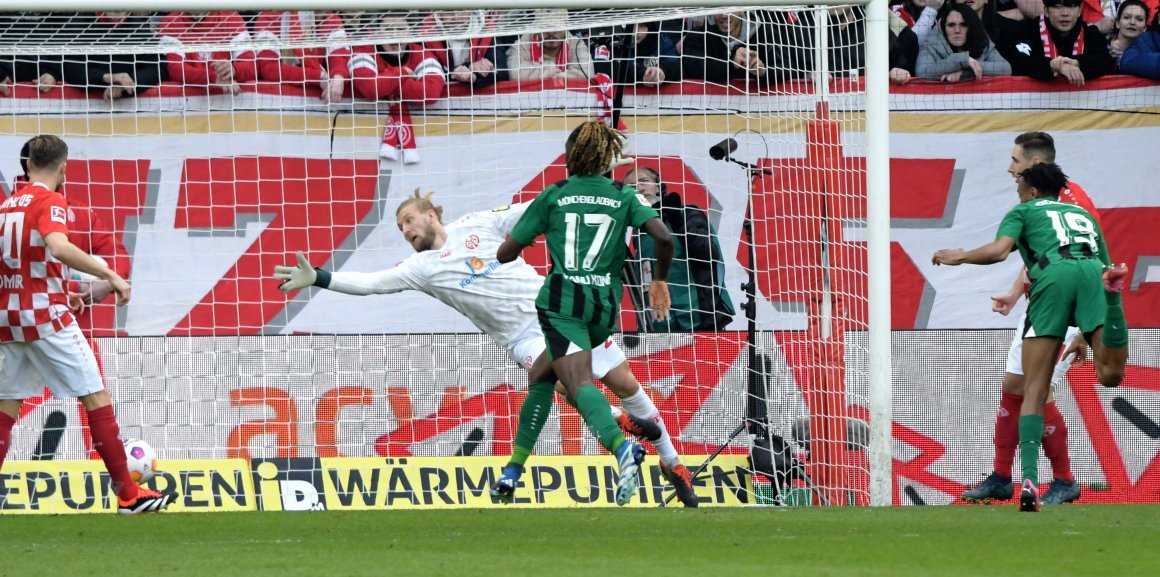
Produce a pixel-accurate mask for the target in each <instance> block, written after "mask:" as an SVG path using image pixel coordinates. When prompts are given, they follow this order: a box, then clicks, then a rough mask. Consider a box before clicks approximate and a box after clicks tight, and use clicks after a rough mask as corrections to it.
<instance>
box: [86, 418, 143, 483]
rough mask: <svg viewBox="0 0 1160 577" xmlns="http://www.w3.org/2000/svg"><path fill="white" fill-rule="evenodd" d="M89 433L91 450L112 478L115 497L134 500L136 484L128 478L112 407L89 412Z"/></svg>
mask: <svg viewBox="0 0 1160 577" xmlns="http://www.w3.org/2000/svg"><path fill="white" fill-rule="evenodd" d="M89 432H90V433H91V434H92V436H93V449H96V451H97V453H99V454H100V455H101V460H103V461H104V462H105V469H108V471H109V476H110V477H112V478H113V487H115V488H116V489H117V497H119V498H120V499H121V500H122V501H131V500H133V499H136V498H137V483H135V482H133V478H132V477H130V476H129V467H128V464H127V463H128V458H126V457H125V444H124V443H122V442H121V429H120V427H118V426H117V417H116V415H114V414H113V405H105V406H103V407H101V408H99V409H94V410H91V411H89Z"/></svg>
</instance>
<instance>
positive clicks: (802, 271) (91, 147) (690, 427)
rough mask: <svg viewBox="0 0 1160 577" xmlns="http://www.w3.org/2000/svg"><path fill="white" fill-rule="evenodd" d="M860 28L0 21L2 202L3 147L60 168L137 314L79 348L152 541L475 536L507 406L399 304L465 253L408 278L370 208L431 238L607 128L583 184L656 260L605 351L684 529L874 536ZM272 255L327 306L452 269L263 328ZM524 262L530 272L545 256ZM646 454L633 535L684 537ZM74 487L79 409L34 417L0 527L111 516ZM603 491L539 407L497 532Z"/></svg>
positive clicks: (602, 477) (11, 175)
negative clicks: (690, 516)
mask: <svg viewBox="0 0 1160 577" xmlns="http://www.w3.org/2000/svg"><path fill="white" fill-rule="evenodd" d="M866 25H867V21H866V18H865V13H864V9H863V7H862V6H857V5H850V6H833V7H828V8H827V7H810V8H806V7H797V8H778V7H761V8H760V9H759V8H758V7H749V8H735V9H734V8H705V7H703V8H663V9H659V8H658V9H650V8H640V9H590V10H570V11H565V10H505V11H500V10H461V11H437V12H422V11H409V12H386V13H384V12H349V11H346V12H344V11H338V12H305V11H292V12H238V13H222V12H212V13H172V14H168V13H163V14H138V13H133V14H123V13H102V14H98V15H89V14H19V15H7V16H5V17H4V18H3V21H2V22H0V54H6V55H9V56H6V57H4V58H5V62H6V63H7V64H10V65H11V66H10V71H9V72H8V73H9V75H10V76H9V77H10V78H11V80H12V82H11V83H8V84H5V85H4V87H3V89H4V91H5V92H7V93H8V95H9V97H8V98H3V99H0V122H2V123H3V125H4V127H5V129H4V130H3V136H0V151H2V152H3V153H0V173H2V175H3V178H2V179H0V180H2V181H3V182H4V183H5V188H6V192H11V191H12V190H13V187H14V186H15V187H19V186H20V184H19V180H20V176H21V174H22V169H21V167H20V164H19V162H18V151H19V150H20V147H21V145H22V144H23V143H24V142H25V141H26V140H27V139H28V138H29V137H31V136H33V135H36V134H57V135H60V136H62V137H63V138H64V139H65V140H66V142H67V143H68V145H69V150H70V156H69V161H68V180H67V182H66V184H65V185H64V189H63V190H64V193H65V195H66V197H67V198H68V200H69V202H70V203H71V204H72V205H73V206H76V207H77V211H78V212H79V211H82V210H84V209H85V208H87V210H88V211H89V213H90V214H91V219H89V220H90V221H91V223H92V228H93V229H94V230H95V231H96V232H97V233H100V232H101V231H102V230H105V231H110V232H112V233H113V234H114V235H115V237H116V239H117V240H118V241H119V243H120V245H121V247H120V248H117V249H110V248H108V247H98V246H96V245H97V243H95V242H94V243H91V244H92V248H91V251H92V253H93V254H95V255H96V256H100V257H102V258H104V259H105V260H106V261H107V262H109V263H110V264H111V265H115V266H116V267H120V270H121V272H122V273H123V274H124V275H125V276H126V278H129V279H130V280H131V282H132V285H133V298H132V302H131V303H130V304H129V305H128V306H126V307H123V308H115V307H114V306H112V304H110V303H111V300H109V301H105V302H102V303H100V304H96V305H94V306H92V307H91V308H90V309H89V311H88V313H87V314H86V315H85V316H84V318H82V319H81V321H80V322H81V323H82V326H83V327H84V328H85V329H86V330H87V331H89V332H90V334H91V335H92V336H93V337H94V341H95V343H96V345H97V346H98V347H99V350H100V355H99V357H100V359H101V361H102V364H103V370H104V375H105V378H106V382H107V385H108V388H109V389H110V391H111V392H112V394H113V398H114V400H115V406H116V411H117V415H118V420H119V422H120V426H121V431H122V436H123V437H126V438H139V439H143V440H145V441H147V442H148V443H149V444H151V445H152V446H153V447H154V448H155V449H156V450H157V453H158V455H159V457H160V463H159V466H160V469H161V470H162V471H163V473H162V474H160V475H158V476H157V477H156V478H155V479H154V480H153V481H152V483H154V484H156V485H157V486H159V487H165V486H168V487H172V488H176V489H177V490H178V491H180V492H181V493H182V494H183V495H189V496H190V497H189V498H187V499H185V500H183V501H182V503H180V504H179V506H180V507H185V508H188V509H197V508H199V507H200V508H209V509H238V508H241V509H245V508H260V509H320V508H326V509H335V508H381V507H387V508H399V507H436V506H490V502H489V500H488V495H487V486H488V485H490V484H491V483H492V482H493V481H494V480H495V478H496V477H497V476H498V474H499V468H500V467H501V466H502V465H503V464H504V463H505V462H506V461H507V457H508V455H510V454H511V452H512V447H513V440H514V438H515V434H516V430H517V422H518V418H519V412H520V406H521V403H522V401H523V399H524V397H525V396H526V393H527V373H526V371H525V370H524V369H523V368H521V366H520V365H519V364H517V362H516V359H512V358H510V357H509V355H508V354H507V353H506V352H505V350H504V348H503V347H502V346H501V345H499V344H497V343H496V342H495V341H494V340H493V339H492V338H491V337H489V336H488V335H487V334H484V333H483V332H481V330H480V327H478V326H476V324H474V323H473V322H472V320H471V318H469V317H472V316H473V314H478V313H472V312H467V311H457V310H455V309H454V308H452V307H451V306H448V305H446V304H444V303H442V302H440V301H439V300H437V299H436V298H433V296H432V295H430V294H427V292H425V291H427V290H428V289H430V288H431V287H433V286H435V285H436V284H438V285H439V286H443V287H446V286H448V283H449V282H450V283H458V286H459V288H460V289H462V290H463V291H470V290H476V289H479V287H480V286H481V285H486V284H487V283H489V282H493V281H492V279H491V278H490V277H491V276H492V275H493V274H495V273H496V271H497V270H498V269H500V265H499V264H498V262H496V261H495V254H494V247H495V245H494V244H487V243H488V242H489V239H488V238H486V237H484V238H480V237H479V236H477V235H474V234H472V235H468V236H466V237H462V238H461V237H458V236H455V235H452V236H451V237H450V240H447V242H449V243H450V242H454V243H458V244H459V245H462V246H459V245H455V246H452V245H451V244H442V243H443V242H444V241H445V239H442V238H439V239H438V240H437V241H436V242H435V244H434V245H433V246H431V247H430V251H431V254H426V255H425V256H424V255H422V254H418V255H417V254H416V249H415V248H413V247H412V245H411V244H410V243H409V241H408V239H405V238H404V235H403V233H402V232H401V230H400V229H401V225H400V224H399V222H398V221H397V220H396V209H397V207H399V205H400V203H402V202H403V201H404V200H405V199H408V198H412V197H413V194H414V192H415V191H416V190H418V191H422V192H424V193H425V192H428V191H430V192H433V193H434V195H433V196H432V197H431V200H432V201H433V203H434V204H435V205H438V206H441V207H442V222H443V223H445V224H448V225H450V224H451V223H453V222H455V221H456V220H458V219H460V218H463V217H465V216H468V215H471V214H472V213H476V212H481V211H482V212H484V213H485V214H488V215H494V214H497V213H494V212H491V211H492V210H493V209H496V208H497V207H503V206H506V205H510V204H517V203H521V202H527V201H530V200H531V199H533V198H534V197H535V196H536V195H537V194H538V193H539V192H540V191H541V190H543V189H544V188H546V187H547V186H549V185H551V184H552V183H555V182H557V181H560V180H562V179H564V178H566V177H567V172H566V169H565V166H564V158H563V152H564V147H563V143H564V140H565V138H566V137H567V136H568V134H569V132H570V131H571V130H572V129H573V128H575V127H576V126H578V125H579V124H580V123H582V122H584V121H586V120H592V119H601V120H604V121H605V122H608V123H610V124H612V125H613V126H615V127H616V128H618V129H619V130H621V131H622V132H623V133H624V134H625V135H627V137H628V142H629V147H630V151H631V156H632V160H633V162H632V164H630V165H628V166H623V167H620V168H617V169H616V170H615V171H614V173H613V175H612V176H613V177H614V178H615V179H617V180H622V181H623V180H627V182H628V184H633V185H636V187H637V188H638V189H639V190H640V191H641V192H643V193H647V194H648V195H649V196H648V200H649V201H650V202H653V204H654V206H656V207H657V208H658V210H659V212H660V214H661V215H662V217H663V219H664V221H665V223H666V225H667V226H668V227H669V228H670V229H671V230H672V232H673V233H674V238H675V240H676V245H677V252H676V255H677V256H676V261H675V264H674V267H673V271H672V273H671V274H670V276H669V283H670V289H671V290H672V292H673V297H674V310H673V313H674V314H673V316H672V318H671V319H669V321H667V322H662V321H657V320H656V319H655V318H653V317H652V316H651V314H650V313H648V312H647V309H648V303H647V285H648V282H649V280H650V279H651V277H652V270H653V264H654V260H653V259H654V258H655V251H654V250H653V248H652V246H651V243H650V242H649V241H648V240H647V239H645V238H643V237H642V236H641V235H640V234H639V233H636V232H634V233H632V234H630V235H629V238H626V239H623V241H624V242H626V243H628V244H629V246H630V249H629V253H630V257H629V260H628V263H627V265H626V267H625V270H624V274H623V279H620V280H622V281H623V283H624V297H623V298H622V300H621V303H620V304H621V307H622V309H621V312H620V317H619V321H620V322H619V326H620V332H619V333H617V334H616V335H615V336H614V337H613V340H614V341H615V342H616V343H618V344H619V346H620V348H621V349H622V350H623V351H624V353H625V355H626V356H627V359H628V361H627V362H628V366H629V367H630V368H631V370H632V372H633V373H634V374H635V376H636V378H637V379H638V380H639V381H640V383H641V384H642V386H643V388H644V390H645V391H646V392H647V394H648V396H649V397H651V399H652V401H653V403H655V405H656V407H657V408H658V409H659V411H660V416H661V417H662V418H663V421H664V423H665V425H666V426H667V431H668V434H669V435H670V436H671V438H672V444H673V446H674V448H675V450H676V451H677V453H679V455H680V459H681V461H682V462H683V463H684V464H685V465H686V466H687V467H688V469H689V470H690V471H692V472H693V473H694V474H695V479H694V484H695V486H696V491H697V495H698V497H699V499H700V501H701V504H703V505H753V504H761V505H781V504H786V505H819V504H827V505H847V504H859V505H862V504H868V503H869V483H870V477H869V473H870V467H869V456H868V451H867V447H868V445H869V443H870V434H869V430H870V429H869V424H868V423H869V420H870V419H869V405H870V403H869V400H868V383H869V360H868V359H869V356H868V350H869V347H868V344H867V343H868V340H867V338H866V331H867V329H868V314H869V312H868V310H869V308H868V302H869V301H868V296H867V295H868V278H869V277H868V264H867V263H868V257H867V250H866V240H867V234H866V232H867V231H866V217H867V213H866V211H867V202H866V196H867V194H866V191H867V185H866V174H867V163H866V160H865V158H866V156H867V153H868V152H867V137H866V132H867V124H866V118H867V116H866V114H865V110H866V106H867V104H866V102H867V94H866V90H865V85H866V78H865V67H866V62H867V61H866V46H865V41H864V38H865V28H866ZM819 31H820V32H821V33H819ZM739 47H740V48H739ZM46 75H47V76H49V77H50V78H46V77H45V76H46ZM654 198H655V200H654ZM489 218H491V217H489ZM496 222H499V221H498V220H497V221H496ZM510 224H511V223H510V222H508V223H507V225H508V226H510ZM77 226H78V227H79V226H83V225H77ZM500 232H501V233H505V232H506V230H501V231H500ZM92 238H93V239H95V238H97V235H94V236H93V237H92ZM78 244H79V243H78ZM477 246H486V247H487V248H490V249H492V251H493V252H492V253H491V254H484V253H483V252H479V254H477V255H474V254H473V253H472V255H469V257H468V258H462V255H464V254H468V253H469V252H470V251H472V250H475V249H476V248H477ZM110 251H112V252H110ZM296 251H302V253H303V254H304V255H305V258H306V259H307V260H308V261H309V262H310V264H311V265H313V266H316V267H319V268H321V269H324V270H327V271H339V272H344V273H352V272H353V273H371V272H375V271H382V270H386V269H391V268H393V267H396V266H402V267H404V268H407V270H409V271H419V270H420V268H418V267H416V266H414V265H415V263H417V262H423V263H428V264H425V265H423V266H429V267H436V265H431V264H430V263H438V262H439V259H446V258H454V259H458V260H457V261H456V262H454V263H451V264H452V266H442V268H438V271H439V274H440V275H445V276H444V277H440V278H436V277H434V276H427V277H423V276H421V275H420V276H416V277H414V278H415V279H418V280H404V281H398V282H399V283H400V284H398V286H396V287H395V288H397V289H402V290H401V291H400V292H395V293H393V294H383V295H370V296H353V295H349V294H341V293H339V292H336V291H328V290H322V289H317V288H310V289H305V290H301V291H298V292H295V293H292V294H290V295H289V296H286V295H284V294H283V293H282V292H280V291H279V288H278V283H277V282H276V281H274V280H273V279H272V277H271V275H272V272H273V270H274V267H275V266H276V265H283V264H294V263H295V262H296V261H295V252H296ZM464 251H468V252H464ZM523 257H524V259H526V261H527V263H529V264H530V265H532V266H534V267H535V268H536V269H537V270H538V271H539V272H540V273H544V272H546V270H547V267H548V265H549V258H548V256H547V253H546V250H545V248H544V245H543V242H542V239H541V240H540V241H538V242H537V243H536V244H535V245H534V246H533V247H530V248H529V249H528V250H526V251H525V252H524V253H523ZM424 270H426V269H424ZM431 270H435V269H434V268H431ZM415 274H417V275H418V274H419V273H418V272H416V273H415ZM407 278H408V279H411V277H407ZM449 278H451V279H453V280H451V281H449V280H448V279H449ZM78 283H79V284H78V285H77V286H78V287H79V288H80V289H81V290H85V289H87V288H89V287H88V285H87V284H84V283H85V281H84V280H83V279H78ZM407 283H412V284H407ZM472 285H475V287H474V289H473V288H472ZM479 294H487V293H486V291H482V292H480V293H479ZM506 298H509V297H508V295H504V294H498V293H496V294H494V299H495V301H496V303H497V304H496V306H497V307H499V306H500V304H499V303H500V302H501V301H502V300H503V299H506ZM533 318H534V317H533ZM513 322H514V321H513ZM607 394H608V396H609V398H610V400H611V401H612V405H613V406H614V407H619V406H620V402H619V400H618V399H616V398H615V395H613V394H612V393H611V392H608V393H607ZM649 449H650V456H649V458H648V460H647V461H646V467H645V468H644V471H643V473H642V483H643V484H642V488H641V490H640V491H639V494H638V499H636V500H635V501H634V503H635V504H640V505H647V506H656V505H658V504H663V503H668V504H669V505H670V506H673V505H678V504H679V503H678V501H677V500H676V499H673V492H672V490H671V487H670V485H669V483H668V481H667V480H666V478H665V477H664V476H663V475H662V474H661V470H660V467H659V464H660V462H659V460H658V458H657V456H656V452H655V450H653V449H654V447H653V446H651V445H649ZM90 457H95V453H93V451H92V449H91V446H90V441H89V437H88V433H87V429H86V427H85V420H84V411H83V409H80V408H79V406H78V405H77V403H76V401H73V400H71V399H57V398H52V397H51V396H49V395H47V394H46V395H44V396H42V397H38V398H34V399H29V400H28V401H27V402H26V404H25V407H24V410H23V411H22V415H21V419H20V421H19V425H18V427H17V428H16V432H15V436H14V438H13V442H12V449H11V451H10V453H9V459H8V461H7V462H6V463H5V468H6V473H9V474H13V475H24V478H25V479H27V480H28V482H29V484H28V487H29V490H28V491H27V492H25V493H24V494H23V495H17V494H15V493H12V494H10V495H9V497H8V499H9V501H11V502H12V503H17V502H19V503H22V504H27V503H30V502H31V501H34V500H35V498H34V497H35V496H36V495H37V494H38V491H39V494H40V497H41V498H42V499H43V500H44V501H45V502H46V503H47V502H48V500H49V499H48V497H47V495H48V494H49V493H48V491H49V489H47V488H46V487H48V484H49V483H53V487H55V489H52V490H53V491H56V493H63V495H64V496H62V497H61V499H62V501H61V502H62V503H64V504H63V505H61V506H60V510H61V511H65V512H67V511H70V510H77V509H83V508H84V507H81V506H80V505H78V503H81V504H83V503H82V501H81V500H80V499H79V498H78V497H77V495H78V494H80V493H83V492H85V491H88V492H90V493H95V494H96V495H98V496H100V495H105V497H106V498H107V495H108V491H107V489H101V482H100V481H98V482H97V483H95V484H94V482H93V480H94V479H98V480H100V479H105V478H104V477H96V476H94V475H95V474H96V473H97V472H100V471H101V470H102V469H101V467H100V463H99V461H91V462H89V463H87V464H86V463H80V464H77V463H71V462H69V461H74V460H84V459H89V458H90ZM888 458H889V456H887V459H888ZM43 459H55V460H58V461H66V462H65V463H61V464H58V465H54V466H56V467H59V470H58V469H52V468H48V469H46V467H47V466H48V464H46V463H43V462H41V460H43ZM887 462H888V461H887ZM44 470H52V471H59V474H56V473H54V475H56V476H55V477H53V476H51V475H48V474H34V473H33V472H34V471H44ZM37 475H39V476H37ZM614 479H615V463H614V459H612V458H611V457H610V456H608V454H607V453H606V452H604V451H603V449H601V447H600V446H599V444H598V443H597V442H596V440H595V439H594V437H593V436H592V435H591V434H590V433H589V431H588V430H587V429H586V428H585V427H584V424H583V422H582V420H581V418H580V416H579V414H578V413H577V412H576V410H575V409H573V408H572V407H570V406H568V405H567V404H566V403H565V402H564V401H563V398H562V397H560V396H557V398H556V402H555V403H554V405H553V408H552V412H551V415H550V417H549V418H548V419H547V423H546V425H545V426H544V429H543V432H542V434H541V435H540V438H539V442H538V444H537V445H536V450H535V454H534V455H533V456H532V457H531V459H530V460H529V461H528V470H527V472H526V473H525V475H524V477H523V480H522V484H521V486H520V488H519V489H518V490H517V494H516V495H517V497H518V498H519V501H518V502H520V503H530V504H532V505H537V504H546V505H551V506H574V505H584V504H595V505H610V504H611V503H612V500H611V495H612V487H614V486H615V480H614ZM86 483H88V484H87V485H86ZM69 490H71V492H72V497H69V496H68V495H69V492H68V491H69ZM70 499H71V500H70ZM99 502H100V500H99V499H98V503H99ZM90 506H91V503H90ZM106 506H107V502H106ZM46 507H47V505H46ZM99 507H100V505H99V504H98V505H97V508H99Z"/></svg>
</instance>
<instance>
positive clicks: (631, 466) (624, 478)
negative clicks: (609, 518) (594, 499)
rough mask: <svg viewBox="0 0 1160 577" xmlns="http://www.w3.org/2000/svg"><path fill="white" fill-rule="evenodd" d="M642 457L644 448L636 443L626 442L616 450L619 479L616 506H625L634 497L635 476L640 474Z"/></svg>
mask: <svg viewBox="0 0 1160 577" xmlns="http://www.w3.org/2000/svg"><path fill="white" fill-rule="evenodd" d="M644 455H645V450H644V446H643V445H641V444H640V443H638V442H636V441H627V440H626V441H625V442H624V444H623V445H621V446H620V448H619V449H617V450H616V466H617V468H619V469H620V478H619V480H617V482H616V504H617V505H621V506H623V505H627V504H628V503H629V501H632V497H633V496H634V495H636V487H637V474H638V473H640V464H641V463H643V462H644Z"/></svg>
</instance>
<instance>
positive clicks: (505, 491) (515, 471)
mask: <svg viewBox="0 0 1160 577" xmlns="http://www.w3.org/2000/svg"><path fill="white" fill-rule="evenodd" d="M523 472H524V468H523V467H520V466H519V465H508V466H506V467H504V468H503V471H502V472H501V473H500V476H499V480H498V481H496V482H495V484H493V485H492V486H491V502H492V503H497V504H498V503H503V504H505V505H510V504H511V502H512V500H513V499H515V496H516V485H518V484H519V483H520V475H521V474H522V473H523Z"/></svg>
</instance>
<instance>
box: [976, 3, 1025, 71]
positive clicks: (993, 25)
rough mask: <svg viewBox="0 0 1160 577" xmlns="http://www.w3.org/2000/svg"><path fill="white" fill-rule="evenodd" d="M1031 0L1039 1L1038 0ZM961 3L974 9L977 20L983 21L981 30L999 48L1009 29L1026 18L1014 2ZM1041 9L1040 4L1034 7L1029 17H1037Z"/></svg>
mask: <svg viewBox="0 0 1160 577" xmlns="http://www.w3.org/2000/svg"><path fill="white" fill-rule="evenodd" d="M1033 1H1034V2H1039V0H1033ZM963 4H965V5H967V6H970V7H971V9H972V10H974V11H975V16H978V17H979V21H981V22H982V23H983V30H984V31H986V32H987V37H988V38H990V39H991V42H994V43H995V47H996V48H998V49H1000V50H1002V48H1003V38H1004V37H1005V36H1007V35H1010V33H1011V30H1012V29H1013V28H1017V27H1018V26H1019V24H1018V23H1019V22H1020V21H1023V20H1026V19H1027V18H1028V17H1027V16H1026V14H1024V13H1023V11H1022V10H1021V9H1020V8H1019V7H1017V6H1015V4H1014V3H1007V4H1004V3H1002V2H999V3H996V2H991V1H989V0H965V1H964V2H963ZM1028 8H1029V9H1030V8H1031V6H1030V5H1028ZM1042 11H1043V10H1042V6H1041V5H1040V7H1038V8H1035V12H1034V15H1033V16H1031V18H1038V17H1039V14H1040V13H1041V12H1042ZM1004 59H1006V55H1004ZM1008 63H1010V60H1008Z"/></svg>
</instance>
